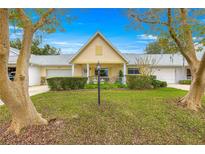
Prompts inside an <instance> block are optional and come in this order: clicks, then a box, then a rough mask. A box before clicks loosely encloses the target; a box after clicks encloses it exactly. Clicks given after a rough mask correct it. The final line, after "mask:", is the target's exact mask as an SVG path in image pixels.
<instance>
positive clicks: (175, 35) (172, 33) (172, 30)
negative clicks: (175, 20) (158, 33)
mask: <svg viewBox="0 0 205 154" xmlns="http://www.w3.org/2000/svg"><path fill="white" fill-rule="evenodd" d="M167 18H168V19H167V23H168V24H167V26H168V29H169V34H170V36H171V37H172V39H173V40H174V41H175V42H176V44H177V46H178V47H179V49H180V51H183V46H182V43H181V42H180V40H179V38H178V37H177V34H176V32H175V30H174V28H173V27H172V13H171V9H170V8H168V9H167Z"/></svg>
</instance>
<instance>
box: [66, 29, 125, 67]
mask: <svg viewBox="0 0 205 154" xmlns="http://www.w3.org/2000/svg"><path fill="white" fill-rule="evenodd" d="M98 35H99V36H100V37H102V38H103V39H104V41H105V42H106V43H107V44H108V45H109V46H110V47H111V48H113V49H114V51H115V52H116V53H117V54H118V55H119V56H120V57H121V58H122V59H124V60H125V62H126V63H128V61H127V59H126V58H125V57H124V56H123V54H121V52H120V51H119V50H118V49H117V48H115V47H114V46H113V45H112V43H111V42H110V41H108V40H107V39H106V38H105V37H104V35H103V34H102V33H101V32H100V31H96V32H95V34H94V35H93V36H92V37H91V38H90V39H89V40H88V41H87V43H85V45H83V46H82V47H81V48H80V50H79V51H78V52H77V53H76V54H75V55H74V56H73V57H72V58H71V60H70V62H72V61H73V60H74V59H75V58H76V57H77V56H78V55H79V54H80V53H81V52H82V51H83V50H84V49H85V48H86V47H87V46H88V45H89V44H90V42H92V41H93V40H94V39H95V38H96V37H97V36H98Z"/></svg>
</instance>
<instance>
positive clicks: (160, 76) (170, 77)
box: [154, 68, 175, 83]
mask: <svg viewBox="0 0 205 154" xmlns="http://www.w3.org/2000/svg"><path fill="white" fill-rule="evenodd" d="M154 75H156V77H157V80H161V81H166V82H167V83H175V69H174V68H156V69H154Z"/></svg>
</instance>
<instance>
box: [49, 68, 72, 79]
mask: <svg viewBox="0 0 205 154" xmlns="http://www.w3.org/2000/svg"><path fill="white" fill-rule="evenodd" d="M70 76H72V70H71V69H58V70H57V69H49V70H47V78H51V77H70Z"/></svg>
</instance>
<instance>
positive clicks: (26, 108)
mask: <svg viewBox="0 0 205 154" xmlns="http://www.w3.org/2000/svg"><path fill="white" fill-rule="evenodd" d="M3 88H4V89H3ZM11 89H12V90H11ZM0 91H1V96H2V100H3V102H4V103H5V104H6V106H7V107H8V109H9V111H10V112H11V115H12V122H11V126H10V127H9V129H8V131H14V132H15V133H16V134H19V132H20V130H21V129H22V128H24V127H27V126H30V125H41V124H47V121H46V120H45V119H43V118H42V117H41V115H40V114H39V113H38V112H37V111H36V108H35V107H34V105H33V103H32V101H31V99H30V97H29V94H28V92H25V91H24V89H22V86H21V85H19V83H16V82H14V83H10V84H9V86H7V87H5V86H4V87H2V88H0ZM8 92H9V93H8Z"/></svg>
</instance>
